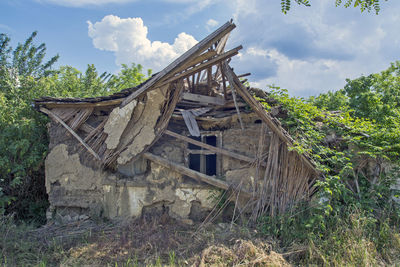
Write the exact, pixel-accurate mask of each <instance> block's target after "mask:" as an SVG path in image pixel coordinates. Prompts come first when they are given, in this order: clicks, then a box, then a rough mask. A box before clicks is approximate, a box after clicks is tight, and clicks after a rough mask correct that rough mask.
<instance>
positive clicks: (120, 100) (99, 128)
mask: <svg viewBox="0 0 400 267" xmlns="http://www.w3.org/2000/svg"><path fill="white" fill-rule="evenodd" d="M235 27H236V26H235V24H233V23H232V22H231V21H230V22H227V23H225V24H224V25H222V26H221V27H220V28H218V29H217V30H216V31H214V32H213V33H211V34H210V35H209V36H207V37H206V38H204V39H203V40H202V41H200V42H199V43H197V44H196V45H195V46H194V47H192V48H191V49H189V50H188V51H187V52H186V53H184V54H183V55H182V56H180V57H179V58H177V59H176V60H175V61H173V62H172V63H171V64H170V65H168V66H167V67H166V68H165V69H163V70H162V71H160V72H159V73H157V74H155V75H153V76H152V77H151V78H150V79H148V80H147V81H145V82H144V83H142V84H140V85H138V86H136V87H134V88H128V89H125V90H122V91H121V92H118V93H116V94H113V95H110V96H104V97H96V98H53V97H42V98H40V99H37V100H35V106H36V107H37V108H38V109H39V110H40V111H41V112H43V113H45V114H47V115H48V116H49V117H50V118H52V119H53V120H54V121H56V122H58V123H60V124H61V125H63V126H64V127H65V129H67V131H68V132H69V133H70V134H71V135H73V136H74V137H75V138H76V140H77V141H79V143H80V144H81V145H82V146H83V147H85V149H86V150H87V151H88V152H89V153H90V154H91V155H92V156H93V157H94V158H95V159H96V160H97V161H98V162H100V163H101V164H102V166H104V167H105V168H112V167H113V166H115V165H116V164H123V163H125V162H127V161H128V160H131V159H135V158H138V157H141V156H143V157H145V158H147V159H149V160H152V161H155V162H157V163H159V164H161V165H163V166H166V167H170V168H175V169H176V168H177V169H179V170H180V171H181V172H183V173H184V174H185V175H188V176H190V177H193V178H195V179H200V180H201V181H203V182H206V183H208V184H211V185H213V186H216V187H219V188H223V189H227V188H229V185H228V184H226V183H225V182H223V181H220V180H218V179H216V178H212V177H207V176H206V175H203V176H202V175H201V174H199V173H193V172H189V171H188V170H187V169H185V168H184V167H182V166H175V165H176V164H175V165H174V163H171V162H168V161H167V160H166V159H162V158H160V157H158V156H155V155H153V154H151V153H149V152H148V150H149V149H150V148H151V146H152V145H153V144H155V143H156V142H157V140H158V139H159V138H160V137H161V136H162V135H164V134H166V135H169V136H173V137H175V138H180V139H181V140H184V141H187V142H190V143H192V142H194V143H195V141H193V140H191V139H190V138H189V137H184V136H181V135H179V134H177V133H175V132H173V131H171V130H170V129H167V127H168V125H169V123H170V121H171V119H172V120H181V121H182V120H183V121H184V122H185V124H186V126H187V128H188V130H189V132H190V134H191V135H192V136H198V135H200V130H199V126H198V125H199V124H204V125H206V124H208V125H210V124H211V125H212V124H213V123H214V124H215V123H220V122H221V121H223V120H224V119H225V120H226V119H227V118H231V117H232V116H236V118H237V119H238V121H239V122H240V124H241V125H242V127H243V122H242V117H244V116H245V114H247V113H249V112H253V113H255V114H256V116H258V118H259V119H260V120H261V121H262V122H263V123H264V124H265V125H266V126H267V127H268V128H269V129H270V130H271V131H272V132H273V134H274V136H275V140H276V144H277V146H276V147H275V148H274V149H272V148H270V153H271V154H272V153H275V154H276V157H273V156H270V157H268V159H267V160H266V162H261V163H259V164H261V165H262V166H265V167H266V173H268V176H269V178H271V179H270V180H273V179H275V180H276V184H277V185H275V187H276V189H275V191H277V192H276V194H278V191H279V190H280V189H279V186H281V185H278V184H279V183H280V182H279V181H281V182H282V181H286V180H287V179H295V178H296V177H297V176H296V175H297V174H296V175H295V174H290V173H291V172H292V173H295V172H298V173H303V169H307V173H308V174H307V176H309V174H310V173H314V174H313V175H311V176H315V173H316V171H315V166H314V164H313V163H312V161H311V160H310V159H309V157H307V156H306V155H304V154H297V152H294V151H290V153H289V152H288V150H287V148H288V147H291V146H292V145H293V139H292V138H291V137H290V136H289V134H288V133H287V132H286V131H285V129H283V128H282V127H281V125H280V123H279V121H278V120H277V119H276V118H274V117H272V116H271V115H270V114H269V113H268V112H267V111H266V110H265V109H264V107H263V105H262V104H261V103H260V102H259V101H257V100H256V99H255V98H254V97H253V96H252V95H251V93H250V92H249V90H248V88H246V86H245V85H244V84H243V81H241V80H240V78H241V77H244V76H246V75H247V74H245V75H239V76H238V75H236V74H235V73H234V71H233V69H232V68H231V67H230V66H229V61H230V59H231V58H232V57H233V56H235V55H237V54H238V53H239V50H240V49H242V46H238V47H236V48H233V49H231V50H228V51H225V46H226V43H227V40H228V37H229V35H230V32H231V31H232V30H233V29H234V28H235ZM143 99H147V101H142V100H143ZM248 107H250V109H249V108H248ZM99 108H101V109H109V110H110V112H109V113H108V114H107V115H106V116H104V117H105V118H104V119H103V120H102V121H101V122H100V123H98V124H97V125H95V126H93V125H90V124H88V123H87V120H88V118H89V117H90V116H93V114H95V112H97V113H96V116H101V114H100V113H99V111H98V109H99ZM79 133H81V134H79ZM281 144H283V146H282V145H281ZM197 145H198V144H197ZM203 146H204V145H203ZM271 147H272V145H271ZM205 148H206V149H209V150H211V151H215V152H216V153H221V154H224V155H228V156H230V157H234V158H237V159H239V160H244V161H249V162H255V161H256V159H252V158H249V157H245V156H243V155H239V154H237V153H234V152H232V151H227V150H224V149H221V148H219V149H217V148H213V147H210V146H209V147H205ZM282 149H283V150H282ZM279 151H281V152H279ZM282 151H283V152H282ZM278 155H279V156H278ZM289 155H291V156H289ZM290 157H292V158H293V159H292V158H290ZM290 160H294V161H297V162H300V163H301V164H300V169H301V171H300V169H290V168H292V167H293V166H292V167H291V166H290V165H291V164H290ZM278 165H279V166H281V167H279V168H278V167H277V166H278ZM182 168H183V169H182ZM266 175H267V174H266ZM291 175H292V176H291ZM305 181H306V182H304V183H302V186H303V187H305V186H307V185H309V179H308V178H307V179H305ZM269 183H271V182H269ZM306 184H307V185H306ZM244 193H248V192H244ZM264 193H265V192H264ZM269 193H271V192H269ZM279 194H280V193H279ZM248 195H250V194H248ZM269 201H270V202H272V201H275V202H280V201H282V199H281V198H275V200H269ZM275 204H276V205H278V203H275Z"/></svg>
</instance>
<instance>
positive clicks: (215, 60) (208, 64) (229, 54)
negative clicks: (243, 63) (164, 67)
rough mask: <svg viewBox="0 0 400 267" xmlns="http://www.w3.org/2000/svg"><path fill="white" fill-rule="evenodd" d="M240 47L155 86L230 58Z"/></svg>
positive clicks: (237, 52)
mask: <svg viewBox="0 0 400 267" xmlns="http://www.w3.org/2000/svg"><path fill="white" fill-rule="evenodd" d="M242 48H243V46H241V45H240V46H238V47H236V48H233V49H231V50H229V51H227V52H225V53H222V54H220V55H218V56H217V57H214V58H213V59H210V60H209V61H207V62H205V63H203V64H200V65H198V66H196V67H193V68H191V69H189V70H187V71H185V72H183V73H181V74H178V75H176V76H174V77H172V78H170V79H167V80H165V81H163V82H161V83H160V85H157V87H161V86H163V85H165V84H168V83H170V82H173V81H176V80H178V79H180V78H185V77H188V76H190V75H192V74H194V73H196V72H199V71H202V70H204V69H207V68H209V67H211V66H213V65H216V64H218V63H219V62H221V61H222V60H226V59H228V58H231V57H233V56H235V55H237V54H239V50H240V49H242ZM138 91H139V90H138ZM136 92H137V91H136ZM124 102H125V100H124Z"/></svg>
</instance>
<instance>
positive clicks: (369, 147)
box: [260, 62, 400, 265]
mask: <svg viewBox="0 0 400 267" xmlns="http://www.w3.org/2000/svg"><path fill="white" fill-rule="evenodd" d="M399 78H400V63H399V62H396V63H394V64H392V65H391V66H390V67H389V68H388V69H387V70H385V71H383V72H381V73H376V74H371V75H369V76H367V77H364V76H362V77H360V78H357V79H354V80H347V84H346V86H345V87H344V89H342V90H339V91H336V92H328V93H326V94H321V95H319V96H317V97H310V98H309V99H301V98H295V97H290V96H289V95H288V94H287V91H286V90H282V89H280V88H277V87H273V88H272V89H273V90H272V92H271V94H270V97H272V98H274V99H276V100H278V105H280V106H281V107H282V109H284V110H286V111H287V117H286V118H282V119H281V122H282V124H283V126H284V127H285V128H286V129H288V131H289V133H290V134H291V135H292V136H294V137H295V139H296V140H297V143H295V144H294V147H293V148H292V149H294V150H297V151H298V152H300V153H308V154H309V155H310V156H311V157H312V158H313V160H314V162H315V163H316V165H317V168H318V169H319V170H320V172H321V174H322V175H323V179H321V180H319V181H318V182H317V184H316V186H317V187H318V188H319V190H318V191H317V194H316V195H315V196H314V200H313V202H312V203H311V204H307V205H306V204H304V205H303V204H302V205H300V206H298V207H295V208H294V209H293V210H292V211H289V212H288V213H287V214H284V215H282V216H278V217H276V218H271V217H266V218H265V221H264V222H263V223H262V225H263V226H262V229H263V231H264V232H265V233H268V234H272V235H274V236H276V237H278V238H279V239H280V240H281V241H282V242H284V243H285V245H290V243H291V242H306V243H307V244H308V245H309V246H311V247H312V248H313V249H315V250H313V249H310V251H309V252H310V253H311V254H312V255H309V257H310V258H312V259H313V260H311V263H317V264H328V263H329V262H336V263H335V264H334V265H342V264H345V263H346V257H344V256H343V255H345V254H346V253H349V254H351V255H348V257H353V258H351V260H354V262H352V263H351V264H354V265H376V264H378V262H376V261H373V260H372V259H374V258H376V257H375V256H376V255H375V254H379V255H380V257H385V255H389V254H391V253H393V251H396V253H398V252H400V246H399V244H398V241H399V239H398V236H399V235H398V233H397V232H396V230H394V229H396V228H397V227H398V225H399V222H400V220H399V219H400V217H399V216H400V212H399V205H398V203H396V202H395V201H394V199H393V197H394V196H398V195H399V194H398V193H399V191H398V190H395V189H394V184H395V183H396V182H397V179H398V176H399V168H398V166H399V163H400V157H399V155H400V149H399V145H398V144H399V143H400V127H399V126H400V124H399V116H398V114H399V112H400V107H399V104H398V103H399V102H398V94H399V93H400V86H399ZM260 101H264V103H265V106H266V108H267V109H268V108H270V106H269V104H268V103H266V101H265V100H264V99H260ZM339 226H340V227H339ZM355 237H356V238H358V241H357V242H355V243H354V246H355V247H357V246H359V249H364V251H369V252H368V253H370V254H369V256H368V259H369V260H368V261H365V258H363V257H361V256H360V255H356V254H354V255H353V254H352V253H355V251H350V250H348V251H341V252H339V253H333V252H332V251H338V250H341V249H342V250H343V249H344V248H343V246H341V244H343V242H349V241H350V239H351V238H355ZM392 239H393V240H392ZM387 242H391V243H390V245H389V244H388V243H387ZM396 244H397V245H396ZM316 250H318V251H316ZM315 253H316V254H315ZM318 253H320V254H318ZM321 253H322V254H321ZM374 255H375V256H374ZM327 258H329V261H327ZM347 260H348V259H347ZM308 263H310V262H308ZM347 263H349V261H347Z"/></svg>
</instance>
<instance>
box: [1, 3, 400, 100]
mask: <svg viewBox="0 0 400 267" xmlns="http://www.w3.org/2000/svg"><path fill="white" fill-rule="evenodd" d="M334 2H335V1H334V0H318V1H317V0H314V1H311V4H312V7H303V6H297V5H296V4H293V5H292V10H290V12H289V13H288V14H287V15H284V14H282V13H281V12H280V0H197V1H195V0H146V1H145V0H1V2H0V32H2V33H7V34H8V35H9V36H10V37H11V39H12V40H13V42H14V45H15V43H16V42H23V41H24V40H25V39H26V38H27V37H28V36H29V34H30V33H31V32H33V31H35V30H37V31H38V32H39V34H38V37H37V41H38V42H45V43H46V45H47V49H48V55H49V56H51V55H54V54H56V53H59V54H60V60H59V62H58V64H59V65H71V66H74V67H76V68H78V69H80V70H81V71H83V70H85V69H86V65H87V64H95V66H96V67H97V68H98V70H99V71H101V72H102V71H108V72H117V71H118V69H119V68H120V64H122V63H126V64H130V63H131V62H135V63H140V64H142V65H144V67H145V68H151V69H153V70H154V71H158V70H160V69H162V68H163V67H165V66H166V65H167V64H168V63H169V62H171V61H172V60H173V59H174V58H176V57H177V56H179V55H180V54H181V53H183V52H184V51H185V50H186V49H188V48H190V47H191V46H192V45H193V44H195V43H196V41H199V40H201V39H202V38H204V37H205V36H206V35H207V34H209V33H210V32H212V31H213V30H214V29H216V28H217V27H218V26H220V25H222V24H223V23H225V22H226V21H228V20H229V19H231V18H233V20H234V22H235V24H236V25H237V28H236V29H235V30H234V31H233V32H232V34H231V37H230V41H229V43H228V46H227V48H228V49H229V48H233V47H235V46H237V45H239V44H242V45H243V47H244V48H243V50H242V51H241V53H240V55H239V56H237V57H236V58H235V59H234V60H232V63H231V65H232V66H233V67H234V68H235V71H236V72H237V73H238V74H240V73H245V72H251V73H252V76H250V78H249V80H250V81H251V82H252V84H253V85H255V86H258V87H260V88H266V86H267V85H268V84H274V85H276V86H280V87H283V88H286V89H288V90H289V92H290V93H291V94H292V95H296V96H309V95H317V94H319V93H322V92H326V91H328V90H337V89H340V88H342V87H343V86H344V84H345V79H346V78H356V77H358V76H360V75H362V74H365V75H367V74H370V73H373V72H378V71H381V70H383V69H385V68H387V67H388V66H389V65H390V62H394V61H395V60H400V26H399V25H400V1H397V0H389V1H388V2H382V3H381V12H380V14H379V15H375V13H366V12H365V13H361V12H360V10H359V9H356V8H348V9H345V8H343V7H335V4H334Z"/></svg>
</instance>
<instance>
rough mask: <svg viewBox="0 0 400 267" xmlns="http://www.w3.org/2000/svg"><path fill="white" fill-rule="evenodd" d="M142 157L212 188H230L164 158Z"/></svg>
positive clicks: (243, 194)
mask: <svg viewBox="0 0 400 267" xmlns="http://www.w3.org/2000/svg"><path fill="white" fill-rule="evenodd" d="M143 157H144V158H146V159H149V160H151V161H153V162H155V163H157V164H159V165H161V166H164V167H167V168H169V169H172V170H174V171H176V172H179V173H181V174H183V175H186V176H189V177H191V178H193V179H195V180H197V181H200V182H204V183H207V184H210V185H212V186H215V187H217V188H221V189H224V190H228V189H229V188H230V185H229V184H228V183H226V182H224V181H222V180H219V179H217V178H215V177H213V176H209V175H206V174H204V173H201V172H198V171H194V170H191V169H189V168H187V167H184V166H182V165H179V164H177V163H175V162H172V161H170V160H167V159H164V158H162V157H160V156H157V155H154V154H152V153H149V152H146V153H144V154H143ZM239 191H240V194H241V195H242V196H245V197H247V198H252V197H253V196H252V194H251V193H249V192H247V191H245V190H243V189H241V190H239Z"/></svg>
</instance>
